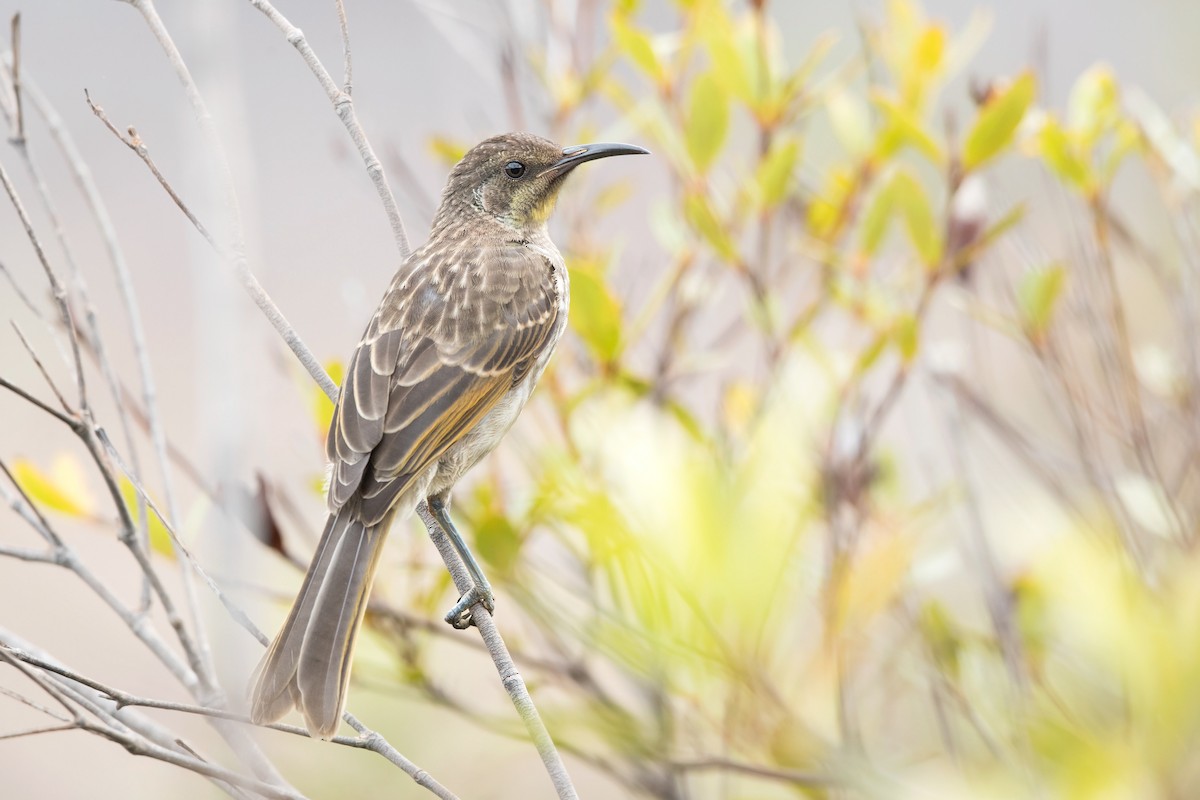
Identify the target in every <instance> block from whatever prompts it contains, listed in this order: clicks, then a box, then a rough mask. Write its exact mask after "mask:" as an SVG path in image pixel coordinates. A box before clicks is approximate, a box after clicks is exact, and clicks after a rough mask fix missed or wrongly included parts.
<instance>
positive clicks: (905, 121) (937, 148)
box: [871, 92, 943, 165]
mask: <svg viewBox="0 0 1200 800" xmlns="http://www.w3.org/2000/svg"><path fill="white" fill-rule="evenodd" d="M871 100H872V102H873V103H874V104H875V106H876V107H877V108H878V109H879V110H880V111H882V112H883V117H884V122H885V125H884V128H883V130H882V131H881V132H880V134H879V138H878V140H877V141H876V143H875V156H876V158H877V159H878V160H879V161H881V162H882V161H887V160H889V159H890V158H891V157H892V156H893V155H894V154H895V153H897V152H898V151H900V150H901V149H902V148H904V147H905V146H912V147H915V148H917V150H919V151H920V152H921V153H923V154H924V155H925V156H926V157H928V158H929V160H930V161H932V162H933V163H934V164H939V165H940V164H941V163H942V160H943V154H942V146H941V145H940V144H938V142H937V141H936V140H935V139H934V138H933V136H932V135H930V133H929V132H928V131H927V130H925V128H924V127H923V126H922V124H921V121H920V120H919V119H918V118H917V117H916V115H914V114H913V113H912V111H910V110H909V109H907V108H904V107H903V106H901V105H900V104H899V103H897V102H896V101H895V100H893V99H892V98H890V97H888V96H887V95H884V94H882V93H880V92H875V93H873V94H872V95H871Z"/></svg>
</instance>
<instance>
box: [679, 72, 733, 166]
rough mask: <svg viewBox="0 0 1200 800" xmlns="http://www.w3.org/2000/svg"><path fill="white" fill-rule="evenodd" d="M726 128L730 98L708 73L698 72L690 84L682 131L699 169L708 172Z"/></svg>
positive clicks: (694, 162)
mask: <svg viewBox="0 0 1200 800" xmlns="http://www.w3.org/2000/svg"><path fill="white" fill-rule="evenodd" d="M728 130H729V101H728V99H727V98H726V96H725V91H724V90H723V89H722V88H721V85H720V83H718V82H717V80H716V78H714V77H713V76H712V75H711V74H705V75H701V76H700V77H699V78H698V79H697V80H696V82H695V84H694V85H693V86H692V96H691V101H690V103H689V106H688V124H687V129H686V131H685V135H686V137H687V139H686V141H687V151H688V155H689V156H690V157H691V159H692V163H693V164H695V165H696V168H697V169H698V170H700V171H701V172H706V171H708V168H709V167H710V166H712V163H713V161H714V160H716V157H717V155H718V154H720V152H721V147H722V146H723V145H724V144H725V134H726V133H727V132H728Z"/></svg>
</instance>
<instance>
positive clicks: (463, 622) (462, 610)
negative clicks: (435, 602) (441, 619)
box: [446, 584, 496, 631]
mask: <svg viewBox="0 0 1200 800" xmlns="http://www.w3.org/2000/svg"><path fill="white" fill-rule="evenodd" d="M476 603H479V604H481V605H482V606H483V607H484V608H486V609H487V611H488V613H489V614H491V613H492V612H494V611H495V610H496V596H495V595H494V594H492V587H490V586H480V585H479V584H475V585H474V586H472V587H471V588H470V589H469V590H468V591H467V593H466V594H464V595H463V596H462V597H460V598H458V602H457V603H455V604H454V608H452V609H450V611H449V612H448V613H447V614H446V622H449V623H450V624H451V625H453V626H454V627H455V628H457V629H459V630H460V631H461V630H466V629H467V628H469V627H471V625H473V624H475V620H473V619H472V618H471V609H472V608H473V607H474V606H475V604H476Z"/></svg>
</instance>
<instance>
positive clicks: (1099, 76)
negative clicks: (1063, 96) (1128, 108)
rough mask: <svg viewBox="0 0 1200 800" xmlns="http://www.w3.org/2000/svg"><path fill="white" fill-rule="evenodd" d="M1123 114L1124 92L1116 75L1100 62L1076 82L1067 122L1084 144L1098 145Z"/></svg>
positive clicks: (1073, 87) (1068, 107) (1072, 90)
mask: <svg viewBox="0 0 1200 800" xmlns="http://www.w3.org/2000/svg"><path fill="white" fill-rule="evenodd" d="M1120 113H1121V95H1120V90H1119V89H1118V87H1117V79H1116V76H1114V75H1113V72H1112V70H1111V69H1109V67H1108V66H1107V65H1105V64H1097V65H1096V66H1094V67H1092V68H1090V69H1089V70H1087V71H1086V72H1084V73H1083V74H1082V75H1080V76H1079V78H1078V79H1077V80H1076V81H1075V85H1074V86H1072V87H1071V95H1070V98H1069V99H1068V100H1067V121H1068V124H1069V125H1070V128H1071V130H1072V131H1073V132H1074V133H1075V134H1076V135H1078V136H1079V137H1081V139H1082V140H1083V142H1084V144H1086V145H1088V146H1090V145H1092V144H1095V142H1096V140H1097V139H1099V138H1100V136H1101V134H1103V133H1104V132H1105V131H1106V130H1108V129H1109V128H1111V127H1112V125H1113V124H1114V123H1115V122H1116V120H1117V119H1118V117H1119V116H1120Z"/></svg>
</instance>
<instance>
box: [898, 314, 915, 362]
mask: <svg viewBox="0 0 1200 800" xmlns="http://www.w3.org/2000/svg"><path fill="white" fill-rule="evenodd" d="M892 340H893V341H894V342H895V344H896V349H897V350H899V351H900V358H902V359H903V360H904V363H905V364H906V365H907V364H911V363H912V362H913V359H915V358H916V357H917V351H918V349H919V347H920V344H921V331H920V328H918V327H917V320H916V318H915V317H914V316H913V315H912V314H901V315H900V318H899V319H897V320H896V322H895V324H894V325H893V326H892Z"/></svg>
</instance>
